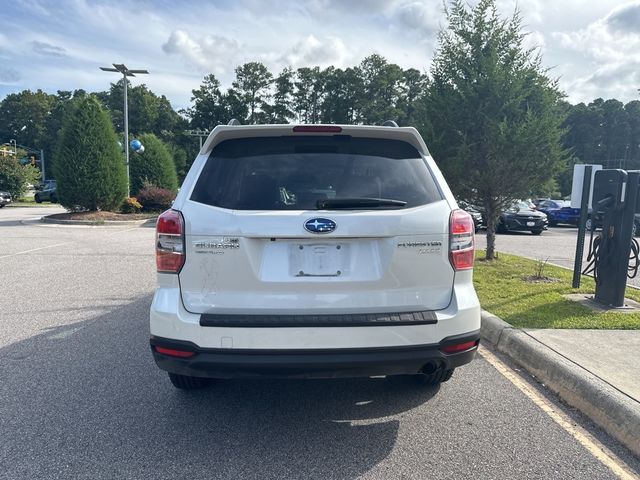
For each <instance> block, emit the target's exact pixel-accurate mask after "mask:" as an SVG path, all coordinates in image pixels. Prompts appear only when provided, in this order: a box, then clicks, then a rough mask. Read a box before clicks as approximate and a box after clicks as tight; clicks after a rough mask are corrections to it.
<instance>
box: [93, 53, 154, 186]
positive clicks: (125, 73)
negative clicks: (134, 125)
mask: <svg viewBox="0 0 640 480" xmlns="http://www.w3.org/2000/svg"><path fill="white" fill-rule="evenodd" d="M112 65H113V68H111V67H100V70H102V71H104V72H118V73H121V74H122V79H123V80H124V82H123V83H124V151H125V156H126V160H125V165H126V166H127V196H128V197H129V196H131V180H130V178H129V106H128V102H127V83H128V81H127V77H135V74H148V73H149V72H148V71H147V70H129V69H128V68H127V67H126V66H125V65H124V64H123V63H113V64H112Z"/></svg>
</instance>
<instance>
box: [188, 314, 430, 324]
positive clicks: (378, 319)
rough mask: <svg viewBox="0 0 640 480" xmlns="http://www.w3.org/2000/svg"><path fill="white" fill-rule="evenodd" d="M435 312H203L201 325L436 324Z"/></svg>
mask: <svg viewBox="0 0 640 480" xmlns="http://www.w3.org/2000/svg"><path fill="white" fill-rule="evenodd" d="M435 323H438V319H437V317H436V314H435V312H433V311H420V312H399V313H362V314H346V315H225V314H211V313H203V314H202V315H200V326H201V327H239V328H243V327H244V328H263V327H270V328H272V327H363V326H367V327H372V326H388V325H394V326H401V325H433V324H435Z"/></svg>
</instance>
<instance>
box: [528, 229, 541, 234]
mask: <svg viewBox="0 0 640 480" xmlns="http://www.w3.org/2000/svg"><path fill="white" fill-rule="evenodd" d="M531 233H532V234H533V235H540V234H541V233H542V229H541V228H537V229H535V230H531Z"/></svg>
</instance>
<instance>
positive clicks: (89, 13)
mask: <svg viewBox="0 0 640 480" xmlns="http://www.w3.org/2000/svg"><path fill="white" fill-rule="evenodd" d="M497 1H498V5H499V9H500V11H501V13H502V14H503V15H510V14H511V13H512V12H513V10H514V8H515V7H516V3H517V4H518V6H519V8H520V10H521V13H522V16H523V19H524V24H525V30H526V31H527V32H529V36H528V40H527V41H528V42H529V44H530V45H532V46H537V47H539V48H540V49H541V51H542V53H543V62H544V64H545V66H547V67H549V68H551V75H552V76H554V77H557V78H559V80H560V86H561V88H562V89H563V90H564V91H565V92H566V93H567V95H568V99H569V100H570V101H572V102H574V103H575V102H579V101H585V102H588V101H590V100H592V99H594V98H597V97H603V98H618V99H620V100H622V101H629V100H631V99H634V98H639V97H638V91H637V89H638V88H640V0H635V1H632V2H624V1H614V0H597V1H594V0H592V1H589V0H521V1H520V2H516V1H515V0H497ZM470 2H471V3H473V2H474V0H470ZM2 5H3V6H2V7H1V8H0V10H1V11H2V18H3V21H2V29H0V98H2V97H4V96H5V95H6V94H7V93H11V92H15V91H19V90H22V89H25V88H29V89H38V88H41V89H43V90H45V91H48V92H52V93H53V92H55V91H56V90H73V89H76V88H84V89H85V90H89V91H96V90H105V89H107V88H108V86H109V82H110V81H115V80H116V79H117V78H115V74H108V73H104V72H101V71H100V70H99V69H98V67H99V66H108V65H109V64H110V63H125V64H126V65H127V66H128V67H129V68H147V69H148V70H149V71H150V73H151V74H150V75H149V76H145V77H144V78H136V79H133V82H144V83H146V84H147V85H148V86H149V87H150V88H151V89H152V90H153V91H154V92H156V93H158V94H164V95H166V96H167V97H168V98H169V99H170V100H171V102H172V103H173V105H174V107H176V108H181V107H185V106H188V104H189V98H190V96H191V90H192V89H193V88H197V86H198V85H199V84H200V81H201V80H202V77H203V75H205V74H207V73H214V74H215V75H216V76H217V77H218V78H219V79H220V80H221V81H222V82H223V85H224V86H228V85H229V84H230V82H231V80H232V79H233V69H234V68H235V67H236V66H237V65H239V64H241V63H244V62H247V61H254V60H257V61H261V62H264V63H265V64H266V65H267V66H268V67H269V68H270V69H271V70H272V72H274V73H275V72H277V71H279V70H280V69H282V68H283V67H285V66H288V65H291V66H293V67H300V66H312V65H320V66H327V65H335V66H339V67H347V66H351V65H355V64H357V63H359V62H360V61H361V60H362V59H363V58H364V57H365V56H367V55H369V54H371V53H374V52H375V53H379V54H382V55H384V56H385V57H386V58H387V59H388V60H389V61H390V62H394V63H397V64H399V65H401V66H402V67H404V68H407V67H415V68H418V69H420V70H428V68H429V65H430V62H431V58H432V55H433V50H434V48H435V44H436V34H437V32H438V29H439V28H440V27H441V26H442V25H443V22H444V15H443V11H442V0H308V1H305V0H209V1H207V0H183V1H171V0H111V1H105V0H50V1H46V0H15V1H6V2H3V3H2ZM109 75H111V77H110V76H109Z"/></svg>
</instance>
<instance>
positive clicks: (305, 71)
mask: <svg viewBox="0 0 640 480" xmlns="http://www.w3.org/2000/svg"><path fill="white" fill-rule="evenodd" d="M294 84H295V87H296V90H295V93H294V94H293V99H294V100H293V105H294V110H295V111H296V116H297V118H298V120H299V121H300V122H303V123H318V121H319V116H320V105H321V104H322V98H323V95H324V77H323V75H322V72H321V71H320V67H313V68H308V67H302V68H298V70H297V71H296V80H295V82H294Z"/></svg>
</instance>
